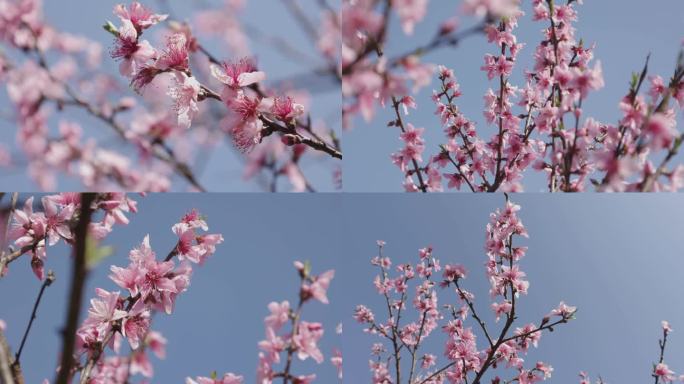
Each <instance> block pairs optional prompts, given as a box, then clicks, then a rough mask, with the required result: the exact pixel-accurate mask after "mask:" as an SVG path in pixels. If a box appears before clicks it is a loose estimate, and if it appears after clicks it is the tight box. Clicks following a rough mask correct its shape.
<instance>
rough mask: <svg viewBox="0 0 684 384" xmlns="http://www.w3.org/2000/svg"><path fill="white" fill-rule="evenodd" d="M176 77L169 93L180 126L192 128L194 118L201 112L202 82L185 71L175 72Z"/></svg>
mask: <svg viewBox="0 0 684 384" xmlns="http://www.w3.org/2000/svg"><path fill="white" fill-rule="evenodd" d="M174 78H175V83H174V84H173V85H172V86H171V88H169V91H168V95H169V96H171V98H172V99H173V101H174V110H175V111H176V114H177V115H178V126H179V127H181V128H185V129H187V128H190V125H191V124H192V119H194V118H195V116H197V114H198V113H199V107H198V106H197V98H198V96H199V93H200V83H199V82H198V81H197V80H196V79H195V78H194V77H192V76H188V75H186V74H185V73H183V72H174Z"/></svg>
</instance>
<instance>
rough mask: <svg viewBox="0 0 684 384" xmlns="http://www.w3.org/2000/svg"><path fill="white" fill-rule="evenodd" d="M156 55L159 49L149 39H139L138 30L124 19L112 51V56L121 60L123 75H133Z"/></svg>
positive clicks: (120, 68)
mask: <svg viewBox="0 0 684 384" xmlns="http://www.w3.org/2000/svg"><path fill="white" fill-rule="evenodd" d="M156 55H157V51H156V50H155V49H154V48H153V47H152V46H151V45H150V43H149V42H148V41H147V40H143V41H138V32H137V31H136V29H135V27H134V26H133V24H132V23H131V22H130V20H124V21H123V25H122V26H121V28H119V33H118V35H117V38H116V40H115V45H114V48H113V49H112V51H111V56H112V58H113V59H117V60H120V61H121V63H120V64H119V72H120V73H121V75H123V76H126V77H133V76H134V75H135V74H137V73H138V71H140V69H142V68H143V67H144V66H145V64H147V63H148V62H149V61H150V60H152V59H154V58H155V57H156Z"/></svg>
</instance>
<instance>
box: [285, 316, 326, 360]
mask: <svg viewBox="0 0 684 384" xmlns="http://www.w3.org/2000/svg"><path fill="white" fill-rule="evenodd" d="M322 336H323V326H322V325H321V323H309V322H306V321H302V322H300V323H299V328H298V329H297V333H296V334H295V335H294V336H293V337H292V341H293V342H294V345H295V346H296V347H297V357H299V359H300V360H306V359H307V358H309V357H310V358H312V359H313V360H314V361H316V363H318V364H320V363H322V362H323V354H322V353H321V351H320V349H318V341H319V340H320V338H321V337H322Z"/></svg>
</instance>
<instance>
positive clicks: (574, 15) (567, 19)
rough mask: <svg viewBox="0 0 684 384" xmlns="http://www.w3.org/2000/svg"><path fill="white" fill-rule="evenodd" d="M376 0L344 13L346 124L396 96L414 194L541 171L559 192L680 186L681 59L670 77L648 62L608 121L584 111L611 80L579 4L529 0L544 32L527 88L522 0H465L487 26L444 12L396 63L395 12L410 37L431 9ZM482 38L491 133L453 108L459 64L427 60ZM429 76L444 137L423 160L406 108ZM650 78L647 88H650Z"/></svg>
mask: <svg viewBox="0 0 684 384" xmlns="http://www.w3.org/2000/svg"><path fill="white" fill-rule="evenodd" d="M378 3H380V4H384V2H372V1H354V2H347V3H346V8H344V9H343V12H344V15H348V17H349V20H350V22H349V23H348V24H349V25H348V26H347V28H346V30H345V31H344V33H343V39H344V40H343V41H344V42H343V52H346V53H347V56H344V55H343V74H344V79H343V95H344V99H345V106H344V115H345V122H346V123H347V126H350V125H351V119H352V117H353V116H354V115H356V114H360V115H362V116H363V117H364V118H365V119H366V121H367V122H370V121H372V119H373V117H374V114H375V108H376V104H379V105H380V106H385V104H386V103H387V102H391V105H392V107H393V108H394V115H395V118H393V119H392V120H391V121H390V122H389V124H388V125H389V126H395V127H398V128H399V129H400V131H401V132H400V139H401V140H402V142H403V147H402V148H401V149H400V150H399V151H397V152H395V153H393V154H392V155H391V159H392V162H393V163H394V164H396V165H397V166H398V167H399V168H400V170H401V172H402V173H403V175H404V178H403V180H404V189H405V190H406V191H410V192H418V191H422V192H433V191H443V190H445V189H453V190H461V189H462V188H465V189H467V190H470V191H472V192H494V191H522V190H523V189H524V188H525V184H524V183H523V179H524V176H525V175H528V174H530V173H532V172H540V173H542V174H543V175H544V176H545V179H546V180H547V189H548V190H549V191H551V192H555V191H565V192H576V191H584V190H586V189H587V187H588V186H593V187H594V188H595V189H596V190H597V191H661V190H678V189H680V188H681V187H682V185H684V184H683V180H684V179H683V176H684V165H682V164H676V165H670V162H674V161H673V158H675V156H676V155H677V153H678V152H679V147H680V145H681V142H682V134H681V133H680V132H679V131H678V130H677V129H676V125H677V121H676V116H677V109H679V110H681V108H682V106H683V105H684V61H682V60H683V59H682V58H681V56H680V59H679V60H678V63H677V65H676V68H675V70H674V74H673V75H672V77H671V79H670V80H669V81H665V80H664V79H663V78H662V77H661V76H659V75H651V76H647V75H648V73H647V67H648V66H647V65H646V66H644V68H643V70H642V71H641V73H635V74H634V75H633V78H632V80H631V83H630V89H629V92H628V93H627V95H626V96H625V97H624V98H623V99H622V100H621V101H620V103H619V108H620V111H621V117H620V119H619V121H618V122H617V124H610V123H603V122H599V121H597V120H596V119H594V118H592V117H589V116H587V115H586V113H584V112H583V105H586V104H587V102H586V101H587V99H588V98H589V96H590V94H591V93H592V92H594V91H597V90H599V89H601V88H603V87H604V81H603V74H602V66H601V63H600V62H598V61H596V62H594V61H593V56H594V45H587V44H586V43H585V42H584V40H582V39H579V38H577V34H578V33H577V30H576V28H575V26H574V24H575V23H576V21H577V19H578V9H577V6H578V4H581V3H582V1H568V2H567V3H565V4H558V2H555V1H553V0H534V1H533V2H532V4H531V8H532V12H531V20H532V21H536V22H539V23H542V24H543V25H544V28H543V30H542V33H543V34H542V39H541V41H540V42H539V43H538V44H537V46H536V47H534V49H533V50H532V51H531V55H532V58H533V63H532V67H531V68H526V69H524V72H523V74H524V79H525V80H524V81H525V82H524V84H522V85H515V84H513V83H512V82H511V81H510V79H511V77H512V75H513V73H514V69H515V65H516V63H517V62H518V56H519V54H520V52H523V51H525V50H526V47H525V44H524V43H522V42H519V41H518V38H517V36H516V35H515V29H516V28H517V26H518V23H519V21H521V20H522V19H523V17H525V13H524V12H523V11H522V10H521V6H520V2H519V1H517V0H502V1H480V0H472V1H465V2H464V4H463V6H462V8H461V11H462V13H463V14H464V16H475V17H476V18H479V19H481V22H479V23H478V24H476V25H475V26H474V27H472V28H470V29H459V28H458V22H457V21H456V20H455V19H448V20H446V21H445V22H444V23H443V24H442V25H440V27H439V29H438V31H437V32H436V34H435V35H434V38H433V39H432V40H431V41H429V42H428V43H427V44H425V45H423V46H419V47H417V48H416V49H414V50H409V51H408V52H407V53H405V54H403V55H400V56H398V57H394V58H391V57H389V58H388V57H387V55H386V54H385V52H384V46H385V45H386V44H387V42H388V41H392V39H393V38H394V37H395V36H390V35H389V27H388V24H389V17H390V15H391V12H395V13H396V14H397V15H398V16H399V18H400V20H401V25H402V27H403V31H404V33H406V34H411V33H412V31H413V28H414V25H415V23H416V22H419V21H420V20H421V19H422V18H423V17H424V16H425V14H426V13H427V3H428V1H410V2H387V3H386V5H385V8H383V7H382V6H380V7H378ZM407 10H409V11H407ZM479 33H482V34H484V35H485V36H486V38H487V40H488V42H489V43H492V44H493V45H494V46H495V50H494V52H492V53H488V54H486V55H485V56H484V64H483V65H482V66H481V68H480V69H481V70H482V71H483V72H484V73H485V75H486V77H487V79H488V81H494V86H493V87H492V88H490V89H488V90H487V91H486V93H485V95H484V110H483V117H484V123H485V125H486V126H493V128H494V129H493V132H492V130H490V129H485V128H480V127H477V125H476V122H475V121H474V120H472V119H470V118H468V117H467V116H466V114H465V113H464V112H463V111H461V110H460V108H459V107H458V105H457V104H456V101H457V99H458V98H459V97H460V96H462V94H463V93H462V91H461V89H460V86H459V84H458V81H457V80H456V77H455V75H454V72H453V70H451V69H449V68H448V66H446V65H435V64H430V63H423V62H422V61H421V59H422V56H423V55H424V54H426V53H428V52H430V51H432V50H436V49H439V48H442V47H449V46H457V45H458V44H459V42H460V41H461V40H462V39H464V38H465V37H467V36H471V35H474V34H479ZM375 55H377V56H378V59H377V60H374V59H373V57H374V56H375ZM345 59H346V61H345ZM432 77H437V78H438V80H439V88H437V89H435V90H434V91H433V96H432V99H433V102H434V103H435V105H436V112H435V114H437V115H439V116H440V120H441V125H442V127H443V129H444V133H445V142H443V143H441V144H440V145H439V146H438V148H439V150H438V152H437V153H436V154H431V155H430V156H429V157H426V156H425V155H424V151H425V148H426V142H425V139H424V137H423V133H424V128H415V127H414V125H413V124H411V123H410V122H407V121H405V119H406V117H405V116H402V115H401V113H400V109H401V108H400V107H403V109H404V115H408V111H407V108H406V107H411V108H417V104H418V103H417V102H416V101H415V100H414V97H413V96H412V94H415V93H416V92H417V91H418V90H419V89H421V88H423V87H425V86H427V85H429V84H430V83H431V81H432ZM646 79H648V83H650V84H649V85H648V90H646V91H644V90H643V89H644V88H646V87H647V84H646V83H647V81H646ZM642 85H643V86H642ZM672 100H675V101H676V103H673V102H672ZM489 132H491V134H490V133H489Z"/></svg>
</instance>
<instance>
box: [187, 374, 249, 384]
mask: <svg viewBox="0 0 684 384" xmlns="http://www.w3.org/2000/svg"><path fill="white" fill-rule="evenodd" d="M242 380H243V378H242V376H237V375H235V374H232V373H226V374H225V375H223V377H222V378H216V379H211V378H209V377H197V380H193V379H191V378H189V377H188V378H187V379H185V384H242Z"/></svg>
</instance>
